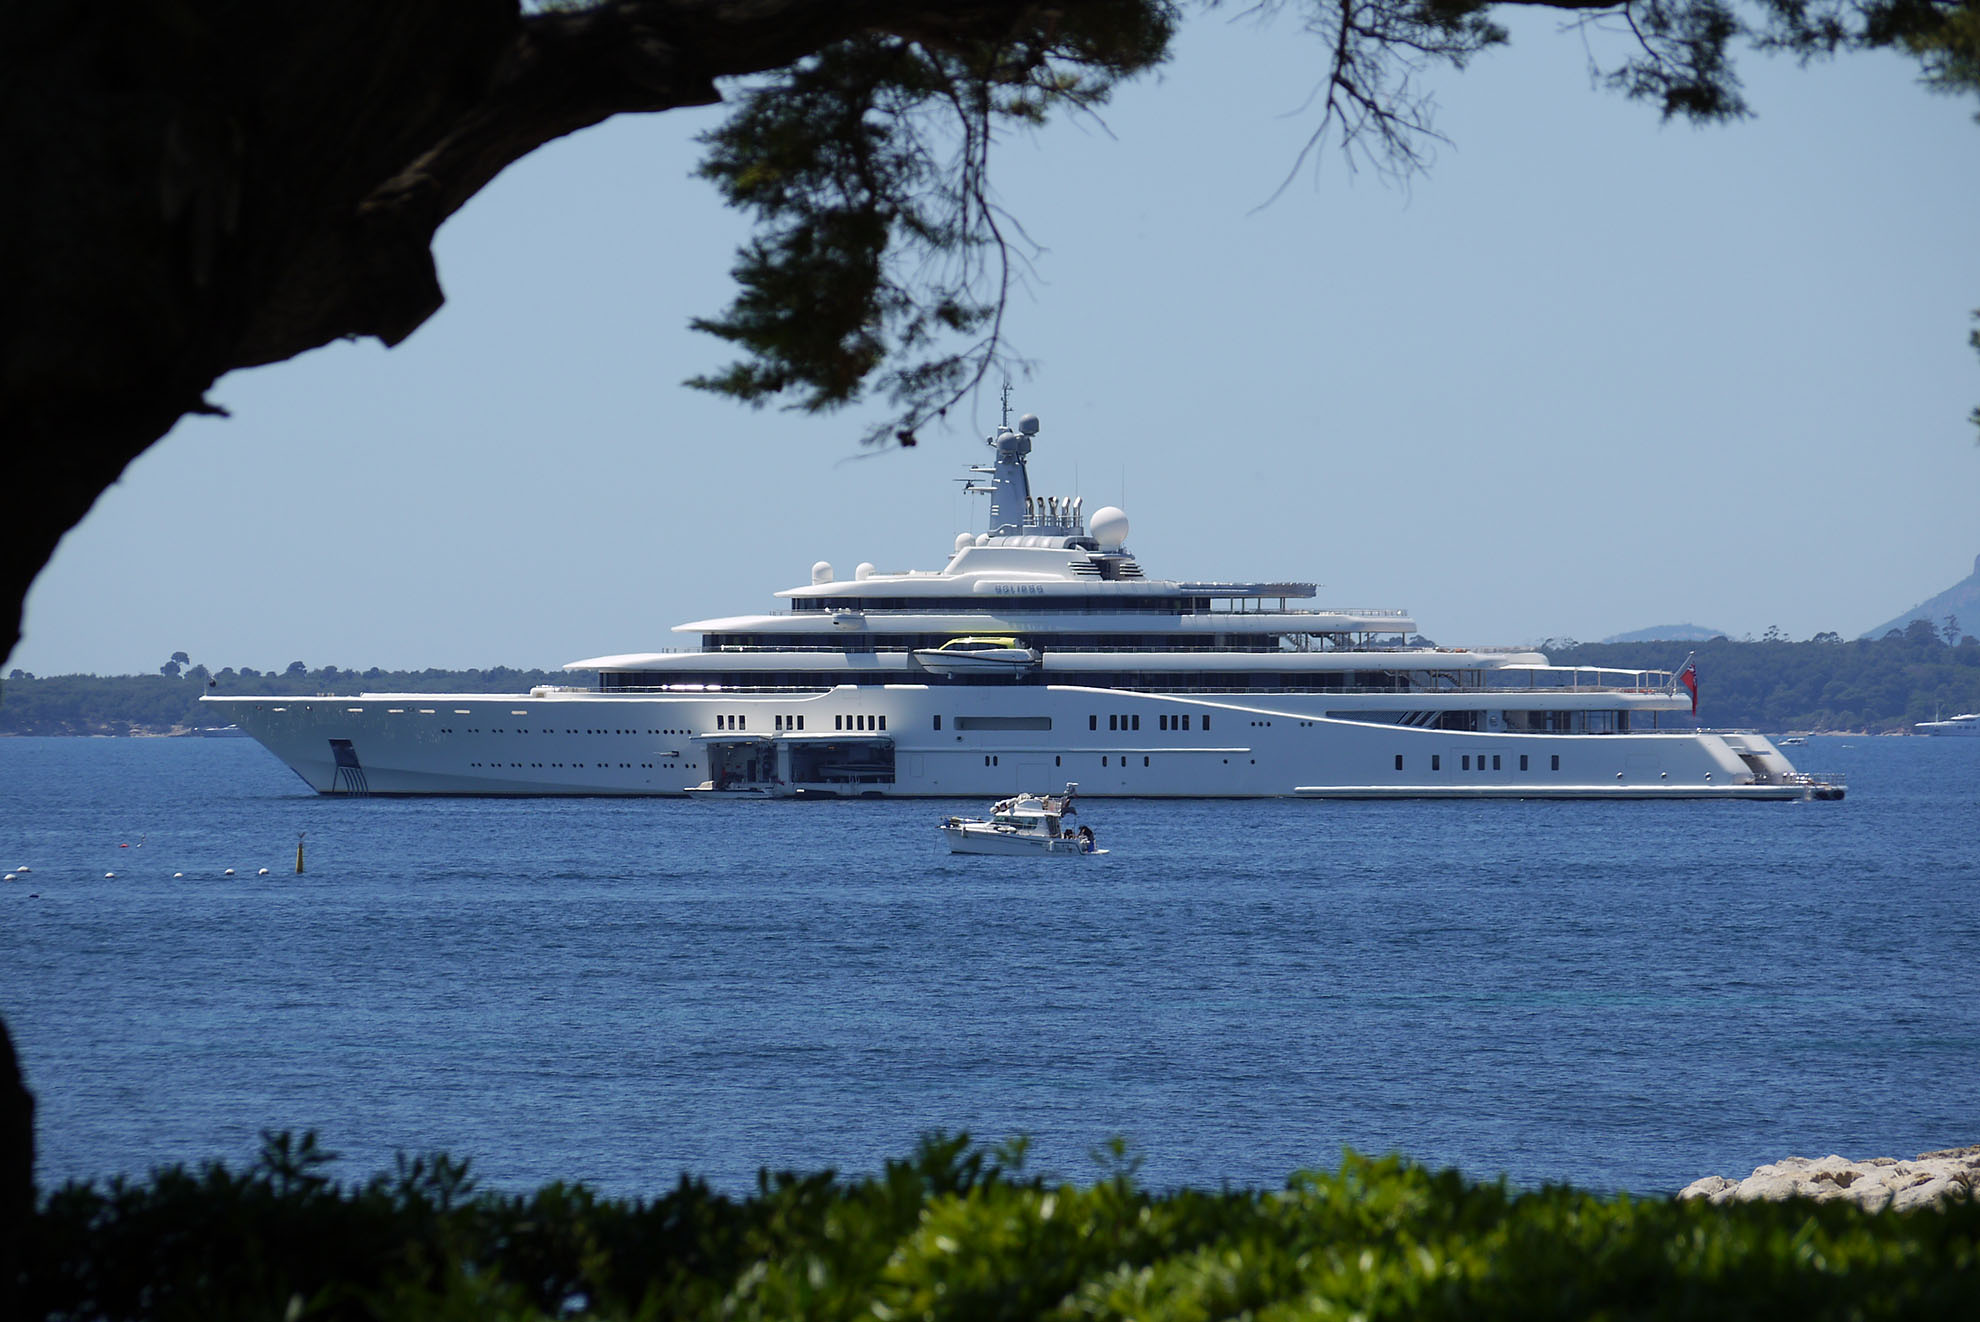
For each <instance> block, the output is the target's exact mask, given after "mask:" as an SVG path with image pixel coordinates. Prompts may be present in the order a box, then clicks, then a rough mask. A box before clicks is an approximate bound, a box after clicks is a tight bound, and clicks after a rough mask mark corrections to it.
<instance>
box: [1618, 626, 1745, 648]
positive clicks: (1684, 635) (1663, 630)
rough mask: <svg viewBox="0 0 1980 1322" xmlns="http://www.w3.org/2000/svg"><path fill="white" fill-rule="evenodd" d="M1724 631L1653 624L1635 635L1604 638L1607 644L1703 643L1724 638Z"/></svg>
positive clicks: (1701, 627) (1628, 634) (1702, 627)
mask: <svg viewBox="0 0 1980 1322" xmlns="http://www.w3.org/2000/svg"><path fill="white" fill-rule="evenodd" d="M1725 636H1726V631H1725V630H1724V629H1707V628H1705V627H1704V626H1703V625H1698V624H1653V625H1651V626H1650V627H1649V628H1648V629H1638V630H1636V631H1635V632H1634V633H1619V634H1617V635H1616V636H1615V637H1613V638H1604V639H1603V640H1602V641H1603V642H1605V643H1702V642H1705V641H1706V640H1707V639H1711V638H1724V637H1725Z"/></svg>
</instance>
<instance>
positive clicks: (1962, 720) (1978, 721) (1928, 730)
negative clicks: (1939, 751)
mask: <svg viewBox="0 0 1980 1322" xmlns="http://www.w3.org/2000/svg"><path fill="white" fill-rule="evenodd" d="M1912 729H1914V730H1916V731H1918V733H1920V734H1936V735H1965V736H1967V737H1969V738H1971V737H1980V712H1966V713H1964V714H1963V715H1959V716H1951V717H1948V718H1946V719H1945V720H1943V721H1920V722H1918V724H1917V725H1914V726H1913V727H1912Z"/></svg>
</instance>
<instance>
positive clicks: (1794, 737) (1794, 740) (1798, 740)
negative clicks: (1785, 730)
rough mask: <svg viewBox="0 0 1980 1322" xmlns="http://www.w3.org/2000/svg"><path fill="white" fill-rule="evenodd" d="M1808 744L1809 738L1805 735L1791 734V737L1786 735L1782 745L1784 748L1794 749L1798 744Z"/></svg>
mask: <svg viewBox="0 0 1980 1322" xmlns="http://www.w3.org/2000/svg"><path fill="white" fill-rule="evenodd" d="M1807 742H1808V736H1807V735H1805V734H1790V735H1784V736H1782V738H1781V744H1782V745H1783V746H1784V747H1789V748H1792V747H1794V746H1796V745H1798V744H1805V743H1807Z"/></svg>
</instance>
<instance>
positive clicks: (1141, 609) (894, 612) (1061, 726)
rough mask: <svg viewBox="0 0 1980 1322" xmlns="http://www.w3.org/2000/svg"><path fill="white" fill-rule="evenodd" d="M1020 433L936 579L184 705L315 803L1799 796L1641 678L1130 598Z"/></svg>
mask: <svg viewBox="0 0 1980 1322" xmlns="http://www.w3.org/2000/svg"><path fill="white" fill-rule="evenodd" d="M1038 430H1039V426H1038V420H1037V419H1036V418H1035V417H1033V416H1031V415H1029V414H1027V415H1025V416H1024V417H1022V418H1021V419H1019V421H1018V424H1017V426H1016V427H1011V426H1009V425H1007V424H1006V425H1002V426H1000V427H998V429H997V430H996V432H995V433H993V434H992V435H991V436H990V437H989V438H988V440H987V444H988V445H989V447H990V448H991V450H992V451H993V452H994V457H993V460H992V462H990V463H988V464H984V465H979V466H977V467H974V468H972V470H971V473H972V478H971V481H970V483H969V486H968V488H967V489H968V490H970V491H974V492H978V493H981V494H983V495H986V496H988V497H989V506H990V510H989V526H988V528H987V529H986V530H985V531H983V532H980V533H962V534H959V535H958V536H957V538H956V540H955V544H954V547H953V550H952V551H951V553H950V556H949V559H948V561H947V563H946V564H945V565H944V566H943V567H942V568H941V569H939V570H933V571H912V572H907V573H878V572H875V571H874V569H873V567H872V566H870V565H861V566H859V568H858V569H857V570H856V571H855V573H854V574H853V576H852V578H851V579H850V580H842V579H840V578H838V577H837V576H836V575H835V573H834V571H833V568H832V566H831V565H829V564H827V563H825V562H823V561H820V562H819V563H817V564H815V565H814V566H812V571H811V581H810V582H809V583H807V584H804V585H802V586H799V587H794V588H788V589H785V590H784V591H782V592H779V593H777V596H779V597H780V598H783V599H785V600H786V601H787V602H788V608H787V609H786V610H783V611H779V612H774V613H766V614H758V615H739V616H733V617H726V618H719V619H709V620H700V621H695V622H692V623H689V624H683V625H679V626H677V627H676V629H675V630H674V632H676V633H682V634H689V635H698V636H699V648H698V650H692V651H662V652H642V653H629V654H625V655H619V656H605V657H595V658H592V659H590V660H585V661H574V662H572V663H570V665H568V666H567V667H566V669H567V670H570V671H574V672H589V673H592V674H595V675H596V684H595V686H586V687H582V688H580V687H547V688H537V689H533V690H531V691H530V692H528V693H526V694H516V695H504V696H496V697H491V696H489V695H486V694H475V695H447V694H413V693H403V694H364V695H361V696H359V697H354V698H346V697H322V696H297V697H209V698H207V699H206V701H208V702H211V703H214V704H215V705H216V706H219V707H223V708H225V713H224V716H225V719H226V720H230V721H233V722H236V723H238V724H239V725H240V726H241V727H242V728H243V729H245V730H247V731H248V732H249V733H251V734H252V735H253V736H254V737H255V738H256V739H259V740H260V741H261V742H262V743H263V744H264V745H266V746H267V747H268V748H269V749H270V750H272V751H273V752H274V753H275V754H276V755H277V756H278V757H280V758H281V759H282V760H283V761H284V762H286V763H288V765H289V766H290V767H291V768H293V769H294V770H295V771H296V773H297V774H298V775H300V776H301V777H302V778H303V779H304V780H305V781H307V782H308V783H309V784H310V785H311V786H312V787H314V788H315V789H317V790H318V791H320V792H322V793H324V794H485V795H549V794H573V795H673V794H684V793H687V792H689V791H691V790H701V791H704V792H715V793H723V792H737V793H750V792H753V793H762V794H768V795H792V796H819V797H826V796H869V797H914V796H925V797H955V796H967V797H982V796H986V795H989V796H998V795H1006V794H1009V793H1011V792H1013V791H1023V790H1027V789H1035V788H1036V787H1037V786H1039V785H1041V784H1051V783H1062V782H1064V781H1067V780H1077V781H1078V782H1079V783H1080V786H1081V793H1082V794H1084V795H1086V796H1088V797H1097V796H1119V795H1132V796H1173V797H1191V798H1194V797H1232V798H1253V797H1271V796H1311V797H1335V798H1371V797H1513V798H1542V797H1560V798H1598V797H1599V798H1609V797H1701V798H1706V797H1709V798H1804V797H1811V794H1810V787H1811V785H1812V784H1813V782H1812V781H1811V780H1810V778H1809V777H1806V776H1803V775H1800V774H1799V773H1797V772H1796V771H1795V769H1794V768H1793V767H1792V766H1791V765H1789V763H1788V761H1787V759H1786V758H1785V757H1783V756H1782V755H1781V753H1780V752H1779V750H1777V749H1776V748H1775V747H1774V746H1773V744H1771V743H1770V742H1769V741H1768V740H1766V739H1765V738H1763V737H1761V736H1759V735H1753V734H1726V733H1708V732H1701V731H1698V730H1696V729H1693V728H1691V724H1690V721H1689V719H1688V717H1689V710H1688V709H1691V708H1693V706H1694V704H1693V703H1692V701H1691V697H1690V695H1688V694H1686V693H1684V692H1681V691H1680V690H1679V688H1678V684H1677V681H1676V678H1675V677H1674V676H1673V675H1671V674H1669V673H1667V672H1663V671H1636V670H1623V671H1619V670H1591V669H1587V668H1580V669H1575V668H1567V667H1560V666H1553V665H1549V664H1548V662H1547V659H1546V657H1545V656H1543V655H1541V654H1540V653H1538V652H1531V651H1493V650H1472V649H1464V648H1441V647H1429V646H1420V645H1411V643H1410V641H1409V640H1410V638H1411V636H1412V635H1414V634H1415V630H1416V624H1415V621H1414V620H1412V619H1411V618H1409V616H1408V615H1407V614H1406V613H1405V612H1403V611H1397V610H1363V609H1311V608H1308V607H1307V606H1305V605H1301V604H1296V603H1303V602H1305V601H1307V600H1308V599H1310V598H1312V597H1314V596H1315V594H1316V592H1315V587H1314V585H1313V584H1311V583H1303V582H1280V581H1271V582H1249V583H1232V582H1199V581H1189V580H1172V579H1159V578H1152V577H1149V576H1148V575H1147V574H1146V573H1145V572H1144V571H1143V569H1142V567H1141V565H1140V564H1139V562H1138V561H1137V560H1136V559H1135V557H1134V556H1133V555H1132V554H1131V553H1130V552H1129V550H1128V548H1127V540H1128V533H1129V525H1128V520H1127V517H1126V515H1125V514H1124V513H1122V511H1121V510H1119V509H1117V508H1113V507H1111V506H1110V507H1106V508H1102V509H1098V510H1095V511H1093V512H1092V513H1091V514H1090V515H1089V514H1087V513H1086V511H1085V508H1084V504H1083V502H1082V501H1081V500H1079V499H1077V498H1070V499H1061V498H1058V497H1050V496H1044V497H1035V496H1033V495H1032V494H1031V491H1030V484H1029V476H1028V473H1027V467H1026V461H1027V457H1028V456H1029V454H1030V452H1031V449H1032V443H1033V438H1034V437H1035V436H1036V435H1037V433H1038Z"/></svg>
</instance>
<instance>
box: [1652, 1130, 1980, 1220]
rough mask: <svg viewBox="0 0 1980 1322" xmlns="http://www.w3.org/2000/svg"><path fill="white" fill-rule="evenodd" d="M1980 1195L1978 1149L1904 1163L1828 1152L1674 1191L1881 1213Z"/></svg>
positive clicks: (1708, 1179)
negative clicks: (1848, 1205)
mask: <svg viewBox="0 0 1980 1322" xmlns="http://www.w3.org/2000/svg"><path fill="white" fill-rule="evenodd" d="M1977 1191H1980V1145H1975V1146H1973V1147H1967V1148H1945V1149H1942V1150H1941V1151H1938V1152H1921V1153H1919V1154H1918V1155H1917V1156H1916V1157H1914V1158H1912V1159H1911V1160H1909V1161H1905V1160H1901V1159H1900V1158H1897V1157H1872V1158H1870V1159H1869V1160H1867V1161H1851V1160H1849V1159H1848V1158H1847V1157H1839V1156H1836V1155H1834V1154H1831V1155H1829V1156H1826V1157H1822V1158H1820V1159H1810V1158H1808V1157H1784V1158H1782V1159H1781V1160H1780V1161H1777V1162H1774V1163H1772V1164H1770V1165H1766V1166H1762V1167H1760V1168H1759V1169H1758V1170H1756V1171H1754V1172H1753V1174H1751V1175H1749V1176H1747V1177H1746V1178H1745V1179H1743V1180H1729V1179H1727V1178H1726V1177H1725V1176H1723V1175H1707V1176H1706V1177H1705V1178H1704V1179H1702V1180H1694V1181H1693V1182H1692V1183H1690V1184H1688V1185H1686V1186H1685V1187H1684V1188H1683V1189H1680V1190H1679V1191H1678V1197H1679V1198H1680V1199H1685V1198H1703V1199H1704V1200H1705V1201H1707V1202H1710V1203H1730V1202H1746V1201H1749V1200H1754V1199H1775V1200H1778V1199H1782V1198H1813V1199H1815V1200H1817V1201H1818V1202H1831V1201H1835V1200H1838V1199H1841V1200H1846V1201H1848V1202H1852V1203H1855V1204H1857V1205H1858V1206H1860V1207H1865V1208H1869V1209H1870V1210H1872V1211H1881V1210H1883V1209H1884V1208H1889V1209H1891V1210H1892V1211H1896V1212H1904V1211H1908V1210H1910V1209H1912V1208H1915V1207H1930V1206H1933V1205H1935V1204H1937V1203H1938V1202H1940V1201H1941V1200H1943V1199H1946V1198H1950V1197H1974V1196H1976V1192H1977Z"/></svg>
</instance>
